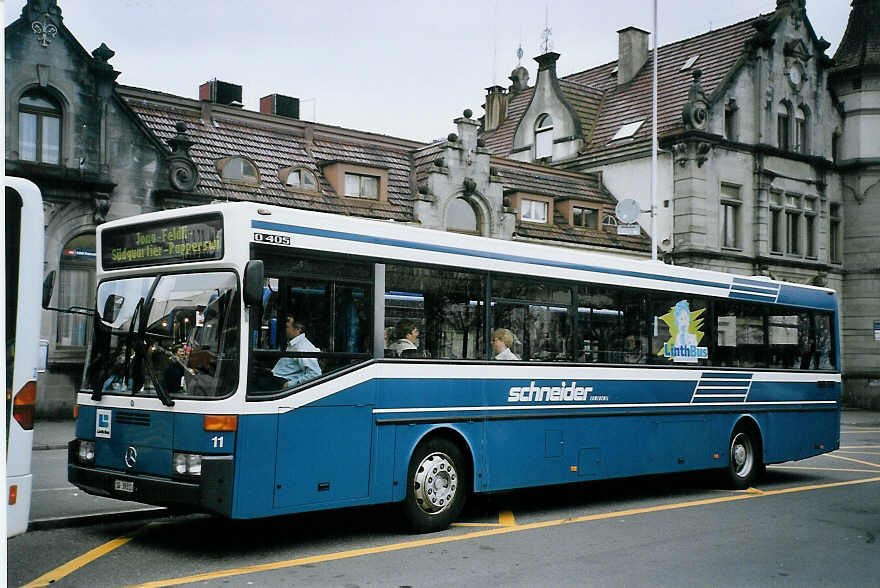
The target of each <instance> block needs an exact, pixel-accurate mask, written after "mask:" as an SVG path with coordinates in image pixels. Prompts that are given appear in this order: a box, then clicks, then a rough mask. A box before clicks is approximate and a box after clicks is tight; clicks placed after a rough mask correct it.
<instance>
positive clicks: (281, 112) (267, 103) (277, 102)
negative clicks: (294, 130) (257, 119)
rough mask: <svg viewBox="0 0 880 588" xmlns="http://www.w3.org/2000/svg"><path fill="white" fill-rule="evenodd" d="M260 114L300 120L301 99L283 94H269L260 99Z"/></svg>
mask: <svg viewBox="0 0 880 588" xmlns="http://www.w3.org/2000/svg"><path fill="white" fill-rule="evenodd" d="M260 112H262V113H263V114H276V115H278V116H283V117H286V118H293V119H297V120H298V119H299V98H293V97H291V96H284V95H283V94H269V95H268V96H263V97H262V98H260Z"/></svg>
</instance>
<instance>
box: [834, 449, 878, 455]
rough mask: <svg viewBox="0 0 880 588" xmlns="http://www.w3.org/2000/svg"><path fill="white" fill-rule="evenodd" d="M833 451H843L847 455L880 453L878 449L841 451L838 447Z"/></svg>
mask: <svg viewBox="0 0 880 588" xmlns="http://www.w3.org/2000/svg"><path fill="white" fill-rule="evenodd" d="M878 449H880V448H878ZM834 453H845V454H847V455H880V451H865V450H862V451H843V450H840V449H838V450H837V451H835V452H834Z"/></svg>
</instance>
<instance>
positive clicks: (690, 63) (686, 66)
mask: <svg viewBox="0 0 880 588" xmlns="http://www.w3.org/2000/svg"><path fill="white" fill-rule="evenodd" d="M699 58H700V56H699V55H691V56H690V57H688V59H687V61H685V62H684V65H682V66H681V69H680V70H678V71H687V70H689V69H690V68H692V67H693V66H694V64H695V63H696V62H697V60H698V59H699Z"/></svg>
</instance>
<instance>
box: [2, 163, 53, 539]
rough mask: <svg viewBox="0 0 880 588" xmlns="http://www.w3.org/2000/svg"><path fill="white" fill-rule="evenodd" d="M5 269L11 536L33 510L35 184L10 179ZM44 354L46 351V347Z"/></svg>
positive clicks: (40, 362)
mask: <svg viewBox="0 0 880 588" xmlns="http://www.w3.org/2000/svg"><path fill="white" fill-rule="evenodd" d="M4 185H5V199H6V203H5V208H4V215H5V216H4V222H3V226H4V249H3V252H4V253H3V265H4V275H5V279H6V287H5V288H4V289H3V294H2V295H3V296H4V297H5V306H6V315H5V319H4V320H5V332H6V423H5V424H6V437H5V440H6V456H5V457H6V460H5V462H4V463H5V467H6V476H5V477H6V511H5V513H6V525H5V528H6V535H7V536H8V537H12V536H13V535H18V534H20V533H24V532H25V531H26V530H27V527H28V519H29V516H30V510H31V486H32V482H33V476H32V473H31V457H32V455H31V453H32V450H33V444H34V408H35V405H36V400H37V372H38V370H39V369H41V368H43V369H44V368H45V355H44V354H42V353H41V345H40V343H41V342H40V313H41V310H40V291H41V282H42V278H43V198H42V196H41V194H40V189H39V188H37V186H36V185H34V183H33V182H30V181H28V180H25V179H22V178H13V177H6V178H4ZM43 350H45V349H44V348H43Z"/></svg>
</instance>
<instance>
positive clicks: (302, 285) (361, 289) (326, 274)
mask: <svg viewBox="0 0 880 588" xmlns="http://www.w3.org/2000/svg"><path fill="white" fill-rule="evenodd" d="M262 259H263V261H264V264H265V275H266V278H265V285H264V289H263V290H264V294H263V313H262V316H261V317H260V321H259V325H260V326H259V329H255V330H254V331H253V332H252V334H251V345H252V346H253V349H254V353H253V371H252V374H251V381H250V386H249V392H250V393H251V394H273V393H285V392H287V391H288V390H292V389H295V388H296V387H297V386H299V385H301V384H305V383H307V382H309V381H311V380H314V379H316V378H318V377H320V376H323V375H327V374H329V373H332V372H334V371H337V370H340V369H343V368H345V367H348V366H350V365H352V364H354V363H358V362H361V361H365V360H368V359H369V358H370V357H371V354H370V349H371V346H372V345H371V342H372V335H371V333H372V329H371V324H372V316H371V315H372V304H373V303H372V292H373V285H372V279H373V266H372V264H369V263H359V262H352V261H347V260H341V259H337V258H326V259H308V258H302V257H299V256H295V255H289V256H288V255H278V254H277V253H275V252H272V253H269V254H267V255H265V256H263V257H262Z"/></svg>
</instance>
